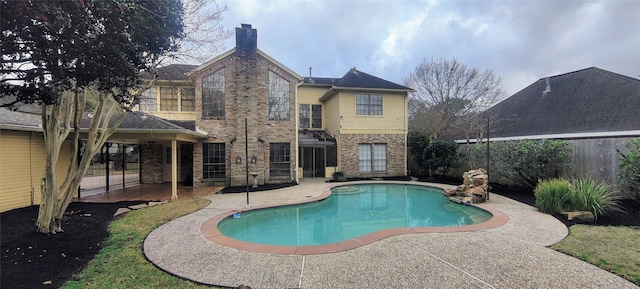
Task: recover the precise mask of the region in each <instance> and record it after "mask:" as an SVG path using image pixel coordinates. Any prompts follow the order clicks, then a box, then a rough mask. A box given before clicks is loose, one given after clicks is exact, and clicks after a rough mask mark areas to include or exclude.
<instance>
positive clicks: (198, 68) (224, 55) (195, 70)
mask: <svg viewBox="0 0 640 289" xmlns="http://www.w3.org/2000/svg"><path fill="white" fill-rule="evenodd" d="M257 51H258V52H257V53H258V55H260V56H262V57H263V58H264V59H266V60H267V61H269V62H271V63H273V64H275V65H276V66H278V67H280V68H281V69H282V70H284V71H286V72H288V73H289V74H291V75H293V76H294V77H295V78H297V79H299V80H302V76H300V75H299V74H297V73H296V72H295V71H293V70H291V69H289V68H288V67H286V66H284V64H282V63H280V62H279V61H277V60H275V58H273V57H271V56H269V55H268V54H266V53H264V52H263V51H262V50H260V49H258V50H257ZM235 53H236V48H235V47H234V48H231V49H230V50H228V51H227V52H224V53H222V54H220V55H218V56H216V57H214V58H212V59H211V60H209V61H207V62H205V63H203V64H201V65H198V66H196V67H195V68H193V69H192V70H191V71H190V72H189V73H187V76H191V75H193V74H196V73H198V72H200V71H202V70H205V69H206V68H207V67H209V66H210V65H212V64H214V63H216V62H218V61H220V60H222V59H225V58H227V57H229V56H232V55H235Z"/></svg>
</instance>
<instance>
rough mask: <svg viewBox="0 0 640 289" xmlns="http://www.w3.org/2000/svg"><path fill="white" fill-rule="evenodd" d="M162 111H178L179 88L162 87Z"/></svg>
mask: <svg viewBox="0 0 640 289" xmlns="http://www.w3.org/2000/svg"><path fill="white" fill-rule="evenodd" d="M160 111H178V88H176V87H169V86H167V87H164V86H163V87H160Z"/></svg>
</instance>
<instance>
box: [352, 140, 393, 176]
mask: <svg viewBox="0 0 640 289" xmlns="http://www.w3.org/2000/svg"><path fill="white" fill-rule="evenodd" d="M358 161H359V170H360V172H363V173H366V172H371V171H375V172H385V171H387V144H384V143H376V144H370V143H364V144H360V145H359V149H358Z"/></svg>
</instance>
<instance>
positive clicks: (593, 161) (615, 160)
mask: <svg viewBox="0 0 640 289" xmlns="http://www.w3.org/2000/svg"><path fill="white" fill-rule="evenodd" d="M631 139H638V138H597V139H576V140H562V141H559V140H554V141H559V142H564V143H567V144H568V147H570V148H571V151H572V153H571V155H572V159H571V162H572V164H571V165H570V166H567V167H565V168H564V169H563V171H562V172H561V174H560V176H563V177H575V176H590V177H592V178H594V179H595V180H597V181H603V182H606V183H608V184H610V185H611V187H612V189H614V190H619V191H621V192H622V197H623V198H625V199H628V198H633V197H634V195H633V194H632V193H633V192H630V191H628V190H622V189H621V188H620V186H619V181H618V171H619V168H620V162H621V160H622V156H621V154H624V155H626V154H628V153H629V150H628V148H627V144H628V143H629V142H630V140H631ZM536 141H542V140H536ZM500 143H504V141H491V143H490V145H489V147H490V149H491V152H490V153H491V159H492V160H491V167H490V171H489V181H490V182H494V183H500V184H507V185H516V184H517V183H515V182H513V181H512V180H510V179H509V178H507V177H505V175H506V173H504V172H503V168H501V167H500V166H498V165H497V164H496V163H495V155H496V154H497V153H498V151H497V149H498V148H499V147H500ZM474 146H476V147H475V149H474V148H473V147H474ZM470 147H472V148H471V149H470ZM474 151H475V155H474V154H473V153H474ZM486 153H487V148H486V143H481V144H480V145H479V146H478V145H477V144H470V145H467V144H462V145H460V147H459V156H460V163H461V166H460V167H457V168H452V169H451V171H450V173H449V176H453V177H459V176H462V173H463V172H464V171H466V170H469V169H471V168H478V167H482V168H486V166H487V165H486Z"/></svg>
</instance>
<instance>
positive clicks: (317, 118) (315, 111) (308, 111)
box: [300, 104, 322, 128]
mask: <svg viewBox="0 0 640 289" xmlns="http://www.w3.org/2000/svg"><path fill="white" fill-rule="evenodd" d="M300 128H322V105H320V104H301V105H300Z"/></svg>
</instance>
